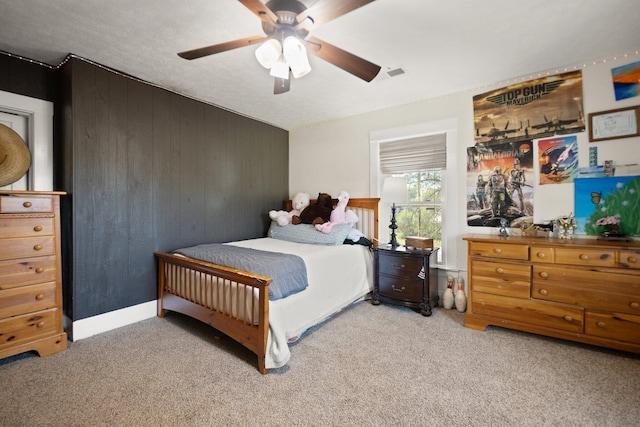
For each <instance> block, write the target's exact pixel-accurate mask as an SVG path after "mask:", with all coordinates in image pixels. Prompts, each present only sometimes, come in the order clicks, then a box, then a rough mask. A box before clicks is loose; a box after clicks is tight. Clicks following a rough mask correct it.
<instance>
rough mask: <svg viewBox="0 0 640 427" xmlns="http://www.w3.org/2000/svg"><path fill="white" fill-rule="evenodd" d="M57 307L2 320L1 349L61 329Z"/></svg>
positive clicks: (0, 323)
mask: <svg viewBox="0 0 640 427" xmlns="http://www.w3.org/2000/svg"><path fill="white" fill-rule="evenodd" d="M58 317H59V316H58V310H57V309H55V308H52V309H48V310H43V311H38V312H35V313H29V314H24V315H22V316H15V317H9V318H7V319H2V320H0V350H4V349H5V348H8V347H11V346H14V345H20V344H23V343H25V342H28V341H31V340H32V339H35V338H38V337H39V336H42V335H51V334H55V333H56V332H58V331H59V325H58Z"/></svg>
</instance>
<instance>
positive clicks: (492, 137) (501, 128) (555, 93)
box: [473, 70, 585, 144]
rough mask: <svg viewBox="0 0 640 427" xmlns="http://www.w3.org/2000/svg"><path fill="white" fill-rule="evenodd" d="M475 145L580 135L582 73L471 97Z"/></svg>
mask: <svg viewBox="0 0 640 427" xmlns="http://www.w3.org/2000/svg"><path fill="white" fill-rule="evenodd" d="M473 110H474V123H475V129H476V135H475V141H476V143H478V144H491V143H494V142H505V141H522V140H532V139H539V138H545V137H550V136H555V135H565V134H570V133H577V132H583V131H584V129H585V123H584V114H583V111H584V110H583V108H582V71H580V70H578V71H571V72H567V73H563V74H555V75H552V76H548V77H543V78H539V79H535V80H529V81H526V82H522V83H518V84H514V85H511V86H506V87H503V88H500V89H495V90H492V91H490V92H486V93H483V94H480V95H476V96H474V97H473Z"/></svg>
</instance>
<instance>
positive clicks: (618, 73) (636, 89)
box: [611, 62, 640, 101]
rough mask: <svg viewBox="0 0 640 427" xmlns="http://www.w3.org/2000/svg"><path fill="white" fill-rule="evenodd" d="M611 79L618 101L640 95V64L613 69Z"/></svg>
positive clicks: (635, 63)
mask: <svg viewBox="0 0 640 427" xmlns="http://www.w3.org/2000/svg"><path fill="white" fill-rule="evenodd" d="M611 77H612V79H613V91H614V93H615V95H616V101H620V100H621V99H627V98H633V97H634V96H638V95H640V85H639V82H640V62H634V63H633V64H628V65H623V66H621V67H616V68H613V69H612V70H611Z"/></svg>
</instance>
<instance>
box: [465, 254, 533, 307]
mask: <svg viewBox="0 0 640 427" xmlns="http://www.w3.org/2000/svg"><path fill="white" fill-rule="evenodd" d="M471 278H472V279H471V280H472V282H471V287H472V289H473V290H474V291H478V292H485V293H489V294H497V295H504V296H510V297H516V298H529V297H530V296H531V286H530V283H531V266H530V265H528V264H518V263H509V262H506V261H496V262H491V261H478V260H473V261H471Z"/></svg>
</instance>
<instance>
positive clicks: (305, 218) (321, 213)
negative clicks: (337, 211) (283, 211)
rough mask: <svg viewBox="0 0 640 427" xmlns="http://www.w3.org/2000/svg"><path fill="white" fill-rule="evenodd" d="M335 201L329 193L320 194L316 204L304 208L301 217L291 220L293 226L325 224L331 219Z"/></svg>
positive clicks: (294, 217)
mask: <svg viewBox="0 0 640 427" xmlns="http://www.w3.org/2000/svg"><path fill="white" fill-rule="evenodd" d="M332 210H333V199H332V198H331V196H330V195H329V194H327V193H318V199H317V200H316V202H315V203H314V204H311V205H309V206H307V207H306V208H304V209H303V210H302V212H300V215H297V216H296V215H294V216H293V217H292V218H291V224H313V225H315V224H324V223H325V222H327V221H329V219H330V218H331V211H332Z"/></svg>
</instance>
